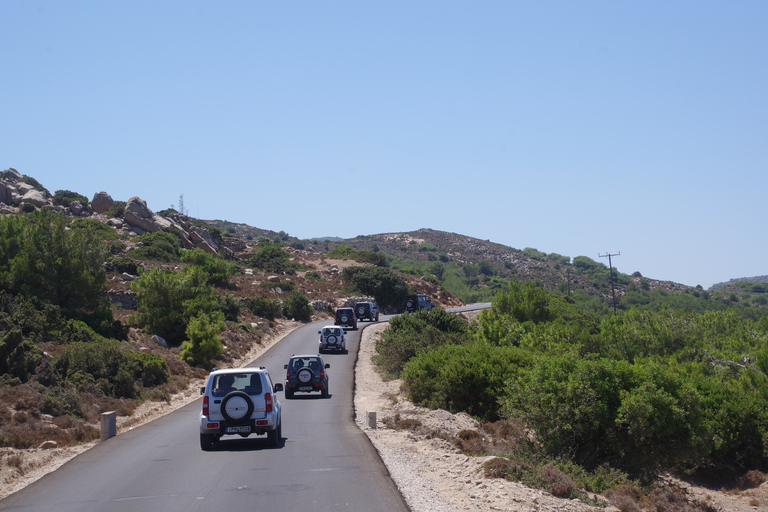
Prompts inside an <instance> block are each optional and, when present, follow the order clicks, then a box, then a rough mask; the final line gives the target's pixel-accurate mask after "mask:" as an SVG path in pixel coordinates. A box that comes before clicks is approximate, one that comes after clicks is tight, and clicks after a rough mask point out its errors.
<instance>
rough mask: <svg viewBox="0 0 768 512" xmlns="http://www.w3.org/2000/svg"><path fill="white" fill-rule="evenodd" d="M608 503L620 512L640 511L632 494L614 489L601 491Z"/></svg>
mask: <svg viewBox="0 0 768 512" xmlns="http://www.w3.org/2000/svg"><path fill="white" fill-rule="evenodd" d="M603 496H605V499H607V500H608V503H610V504H611V505H613V506H614V507H616V508H617V509H619V510H620V511H621V512H640V510H641V509H640V505H638V504H637V502H636V501H635V500H634V498H633V497H632V496H627V495H626V494H621V493H619V492H617V491H616V490H614V489H608V490H607V491H605V492H604V493H603Z"/></svg>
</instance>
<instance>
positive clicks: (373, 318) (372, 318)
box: [354, 302, 379, 322]
mask: <svg viewBox="0 0 768 512" xmlns="http://www.w3.org/2000/svg"><path fill="white" fill-rule="evenodd" d="M354 310H355V316H357V319H358V320H360V321H363V320H368V321H369V322H378V321H379V308H377V307H376V304H375V303H373V302H355V307H354Z"/></svg>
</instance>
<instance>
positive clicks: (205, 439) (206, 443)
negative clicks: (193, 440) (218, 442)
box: [200, 434, 213, 452]
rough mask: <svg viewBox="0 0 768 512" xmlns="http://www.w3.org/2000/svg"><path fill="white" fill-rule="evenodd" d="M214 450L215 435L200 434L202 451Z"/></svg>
mask: <svg viewBox="0 0 768 512" xmlns="http://www.w3.org/2000/svg"><path fill="white" fill-rule="evenodd" d="M211 448H213V434H200V449H201V450H203V451H206V452H207V451H208V450H210V449H211Z"/></svg>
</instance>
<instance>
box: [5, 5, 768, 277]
mask: <svg viewBox="0 0 768 512" xmlns="http://www.w3.org/2000/svg"><path fill="white" fill-rule="evenodd" d="M766 26H768V2H766V1H764V0H760V1H737V2H725V1H718V2H712V1H706V0H695V1H672V2H661V1H656V2H615V1H607V0H606V1H601V2H594V1H578V2H574V1H572V0H567V1H546V2H532V1H514V0H504V1H481V2H468V1H464V2H455V1H445V0H440V1H391V0H388V1H386V2H385V1H378V2H375V1H365V2H360V1H344V2H339V1H333V0H324V1H292V2H275V1H269V2H267V1H256V0H253V1H227V2H210V1H205V2H201V1H161V2H157V1H134V2H105V1H102V0H98V1H90V2H85V1H66V2H62V1H53V0H51V1H34V0H24V1H21V0H18V1H17V0H0V55H1V56H2V58H1V60H0V65H1V66H2V67H1V69H2V79H1V82H0V167H2V168H3V169H5V168H8V167H13V168H15V169H17V170H18V171H19V172H21V173H23V174H26V175H29V176H32V177H34V178H35V179H37V180H38V181H39V182H40V183H42V184H43V185H44V186H45V187H46V188H48V189H49V190H50V191H51V192H54V191H56V190H59V189H65V190H72V191H75V192H78V193H80V194H82V195H85V196H86V197H88V198H89V199H91V198H92V197H93V195H94V194H95V193H97V192H99V191H105V192H108V193H109V194H110V195H111V196H112V197H113V198H114V199H116V200H127V199H129V198H131V197H133V196H138V197H141V198H142V199H144V200H146V201H147V204H148V205H149V207H150V208H151V209H153V210H155V211H157V210H162V209H165V208H168V207H170V206H174V207H175V208H177V209H178V206H179V196H181V195H182V194H183V197H184V206H185V207H186V208H187V209H188V210H189V214H190V215H192V216H194V217H199V218H202V219H224V220H229V221H233V222H242V223H246V224H249V225H252V226H255V227H259V228H264V229H271V230H275V231H280V230H283V231H286V232H288V233H289V234H291V235H294V236H297V237H300V238H312V237H318V236H339V237H344V238H349V237H355V236H357V235H367V234H376V233H388V232H400V231H410V230H415V229H418V228H432V229H437V230H444V231H450V232H455V233H460V234H463V235H468V236H473V237H477V238H481V239H487V240H491V241H493V242H498V243H501V244H505V245H508V246H511V247H514V248H517V249H524V248H526V247H533V248H536V249H538V250H540V251H544V252H546V253H553V252H554V253H558V254H562V255H564V256H570V257H575V256H580V255H584V256H589V257H590V258H593V259H594V260H596V261H602V262H604V263H606V264H607V259H605V258H603V259H601V258H600V257H599V255H600V254H605V253H614V254H615V253H618V252H621V256H617V257H616V258H614V259H613V263H614V265H616V267H618V269H619V270H620V271H622V272H626V273H632V272H634V271H639V272H641V273H642V274H643V275H644V276H646V277H651V278H656V279H665V280H671V281H675V282H679V283H683V284H687V285H694V286H695V285H697V284H700V285H702V286H704V287H705V288H707V287H709V286H711V285H712V284H714V283H716V282H721V281H727V280H728V279H731V278H736V277H747V276H755V275H766V274H768V261H766V255H767V253H768V236H766V215H765V211H766V210H765V204H766V200H765V198H766V191H767V189H768V187H766V185H767V184H768V165H767V164H768V30H766Z"/></svg>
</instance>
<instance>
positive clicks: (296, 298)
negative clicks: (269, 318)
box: [283, 290, 312, 322]
mask: <svg viewBox="0 0 768 512" xmlns="http://www.w3.org/2000/svg"><path fill="white" fill-rule="evenodd" d="M283 315H284V316H285V317H286V318H293V319H294V320H298V321H299V322H309V321H310V320H312V306H310V304H309V300H308V299H307V297H306V296H305V295H304V294H303V293H301V292H300V291H298V290H293V291H292V292H291V293H289V294H288V298H287V299H286V300H285V302H284V303H283Z"/></svg>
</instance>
